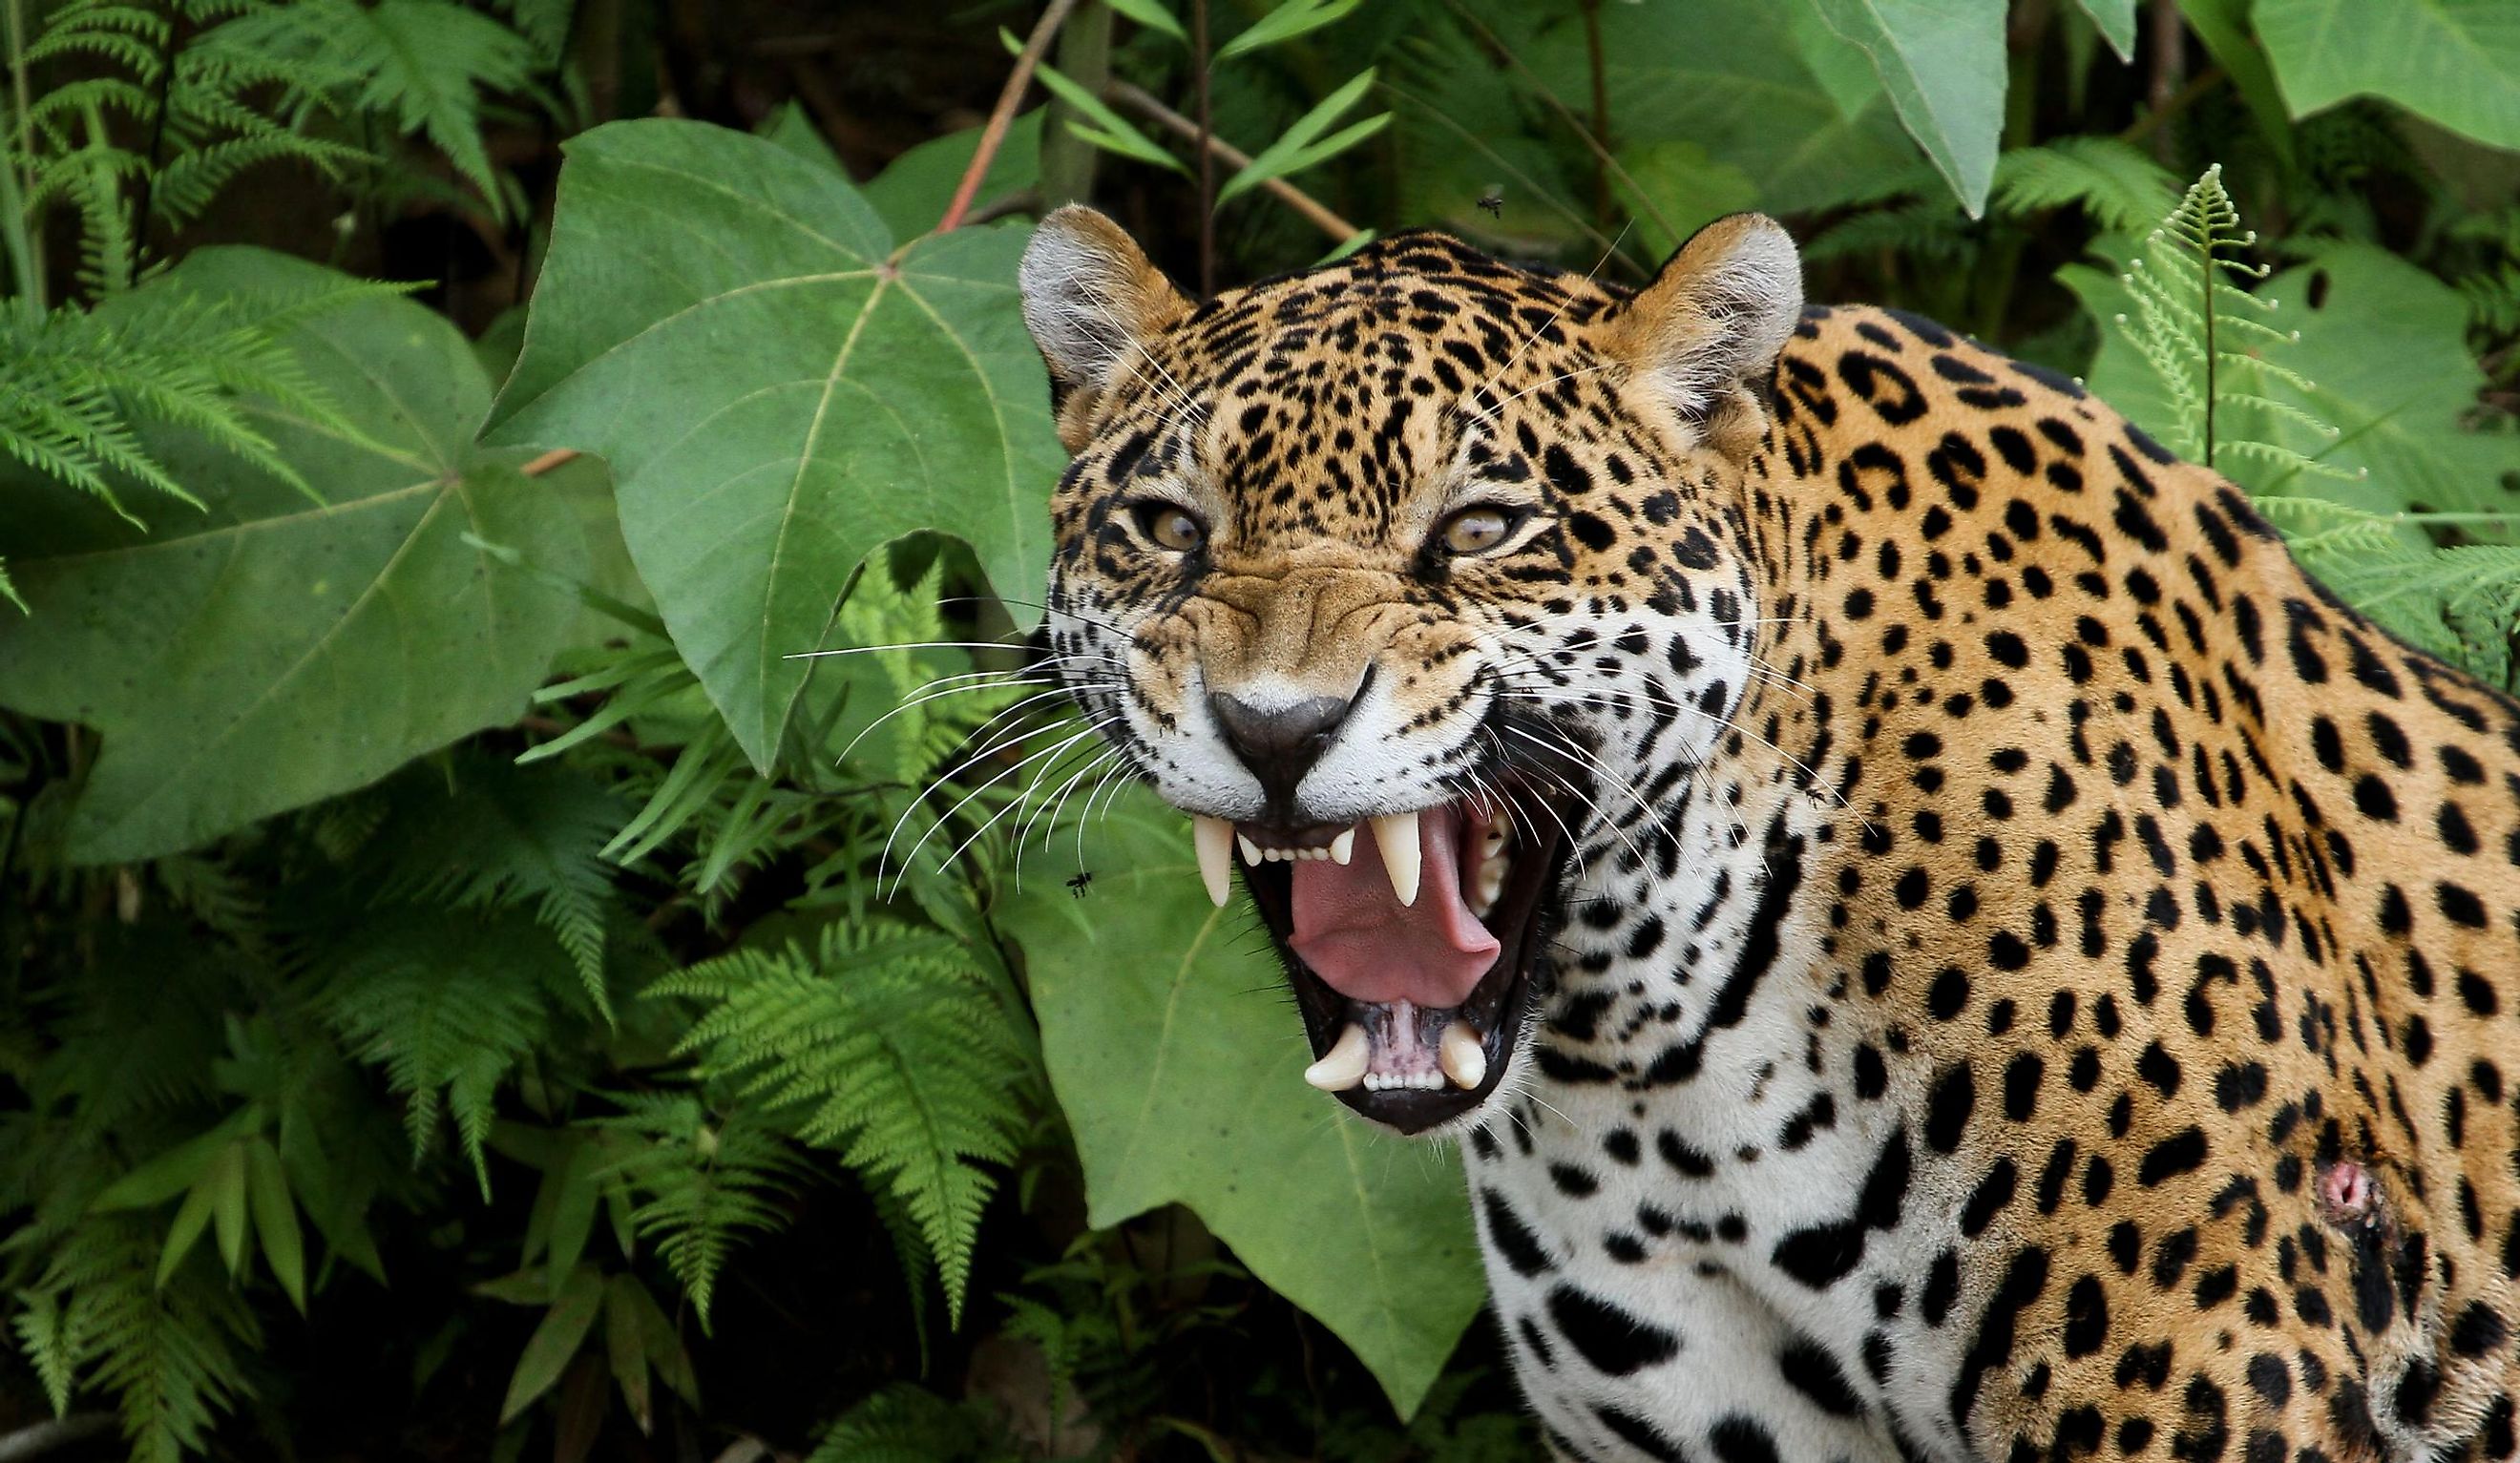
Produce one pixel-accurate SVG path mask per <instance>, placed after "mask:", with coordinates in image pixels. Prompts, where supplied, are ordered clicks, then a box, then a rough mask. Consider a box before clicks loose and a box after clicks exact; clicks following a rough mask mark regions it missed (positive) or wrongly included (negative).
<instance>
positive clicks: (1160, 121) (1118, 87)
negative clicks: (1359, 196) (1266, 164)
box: [1102, 81, 1357, 244]
mask: <svg viewBox="0 0 2520 1463" xmlns="http://www.w3.org/2000/svg"><path fill="white" fill-rule="evenodd" d="M1102 95H1103V96H1104V98H1106V99H1107V100H1109V101H1112V102H1116V103H1118V104H1119V105H1120V106H1122V107H1126V108H1128V109H1129V110H1130V111H1135V112H1137V113H1139V114H1140V115H1142V116H1144V117H1146V118H1147V119H1148V120H1149V121H1152V122H1154V123H1156V124H1157V125H1158V126H1161V127H1163V128H1165V129H1166V130H1168V131H1171V132H1174V133H1177V134H1179V135H1181V136H1183V137H1186V138H1189V139H1191V140H1193V141H1196V140H1197V139H1198V136H1199V131H1198V123H1196V122H1193V121H1192V120H1191V119H1190V118H1189V117H1186V116H1184V115H1182V114H1181V113H1180V112H1178V111H1173V110H1172V109H1171V108H1169V107H1166V106H1165V105H1164V104H1163V103H1161V102H1159V101H1157V100H1155V98H1154V97H1153V96H1152V95H1151V94H1150V93H1148V91H1147V90H1146V89H1145V88H1144V87H1141V86H1137V85H1134V84H1132V83H1130V82H1127V81H1114V82H1112V83H1111V84H1110V85H1108V86H1106V87H1104V88H1103V89H1102ZM1207 151H1209V152H1211V153H1214V154H1215V155H1216V157H1217V160H1218V161H1220V162H1222V163H1224V164H1225V165H1226V166H1228V167H1236V168H1240V167H1248V166H1250V165H1251V155H1250V154H1248V153H1245V152H1243V151H1242V150H1241V149H1240V148H1238V147H1236V146H1235V145H1234V144H1232V143H1230V142H1227V141H1226V140H1225V139H1224V138H1221V137H1209V138H1208V139H1207ZM1260 186H1261V187H1262V188H1263V189H1266V190H1267V191H1268V192H1270V193H1271V194H1274V195H1276V196H1277V198H1278V199H1279V200H1280V201H1281V202H1283V203H1284V204H1285V205H1286V206H1287V207H1289V208H1292V209H1294V210H1295V211H1296V212H1297V213H1300V214H1302V215H1303V216H1304V219H1305V221H1306V222H1308V223H1310V224H1311V225H1312V226H1313V227H1314V228H1317V229H1319V230H1321V231H1322V232H1323V233H1325V234H1328V236H1329V237H1330V238H1331V239H1332V240H1335V241H1336V242H1338V243H1340V244H1345V243H1347V242H1348V241H1349V240H1351V239H1353V238H1355V237H1356V235H1357V226H1356V225H1354V224H1352V223H1349V222H1348V221H1347V220H1346V219H1344V218H1341V217H1339V216H1338V215H1337V214H1335V213H1332V212H1331V211H1330V210H1329V209H1328V208H1325V207H1323V206H1322V205H1321V203H1320V202H1319V201H1318V200H1316V199H1314V198H1313V196H1312V195H1310V194H1308V193H1306V192H1304V191H1303V190H1302V189H1300V188H1297V187H1296V186H1295V185H1294V184H1292V183H1289V182H1287V181H1286V180H1285V179H1283V178H1271V179H1268V180H1267V181H1265V182H1263V183H1262V184H1261V185H1260Z"/></svg>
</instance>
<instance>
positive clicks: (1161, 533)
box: [1130, 503, 1207, 554]
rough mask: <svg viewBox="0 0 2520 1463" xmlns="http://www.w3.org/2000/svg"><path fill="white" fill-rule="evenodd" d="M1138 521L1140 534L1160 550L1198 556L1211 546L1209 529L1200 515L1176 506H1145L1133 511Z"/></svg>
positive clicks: (1159, 504)
mask: <svg viewBox="0 0 2520 1463" xmlns="http://www.w3.org/2000/svg"><path fill="white" fill-rule="evenodd" d="M1130 511H1131V512H1132V513H1134V514H1136V516H1137V519H1138V532H1140V533H1143V534H1145V535H1146V536H1147V537H1148V539H1150V540H1152V541H1153V542H1154V544H1155V546H1156V547H1157V548H1160V549H1169V550H1171V551H1172V552H1173V553H1175V554H1196V553H1197V552H1198V551H1199V550H1200V549H1202V548H1204V547H1206V544H1207V525H1206V524H1204V523H1201V522H1200V521H1198V514H1196V513H1193V512H1192V511H1191V510H1188V509H1186V508H1183V507H1181V506H1180V505H1179V504H1172V503H1141V504H1139V505H1138V506H1137V507H1135V508H1133V509H1131V510H1130Z"/></svg>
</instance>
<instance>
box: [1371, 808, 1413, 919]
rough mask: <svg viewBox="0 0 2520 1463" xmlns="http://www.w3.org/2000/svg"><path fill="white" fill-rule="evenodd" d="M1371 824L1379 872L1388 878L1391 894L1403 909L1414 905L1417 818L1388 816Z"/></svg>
mask: <svg viewBox="0 0 2520 1463" xmlns="http://www.w3.org/2000/svg"><path fill="white" fill-rule="evenodd" d="M1372 822H1373V843H1374V846H1375V847H1376V848H1379V849H1381V850H1382V870H1383V872H1385V873H1387V874H1389V875H1390V876H1391V892H1392V893H1393V894H1396V895H1398V896H1399V897H1400V903H1401V904H1402V905H1403V906H1408V905H1414V904H1416V903H1418V873H1419V871H1420V870H1419V867H1418V815H1417V814H1415V813H1392V814H1387V815H1385V816H1383V817H1380V818H1376V819H1373V820H1372Z"/></svg>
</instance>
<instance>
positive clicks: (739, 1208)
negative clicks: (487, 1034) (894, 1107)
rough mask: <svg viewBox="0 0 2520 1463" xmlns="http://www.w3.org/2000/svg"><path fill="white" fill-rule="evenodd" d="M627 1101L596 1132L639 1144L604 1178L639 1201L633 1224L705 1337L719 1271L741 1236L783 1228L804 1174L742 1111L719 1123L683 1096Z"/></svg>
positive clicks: (781, 1144)
mask: <svg viewBox="0 0 2520 1463" xmlns="http://www.w3.org/2000/svg"><path fill="white" fill-rule="evenodd" d="M624 1101H625V1103H626V1105H627V1106H628V1107H629V1109H630V1110H629V1111H628V1112H627V1113H625V1114H623V1115H622V1116H620V1117H617V1118H606V1119H602V1120H600V1121H599V1126H601V1127H604V1128H608V1129H612V1130H614V1131H621V1132H626V1133H629V1134H632V1135H634V1136H636V1137H638V1138H640V1139H642V1140H643V1141H642V1143H641V1144H640V1146H639V1147H637V1148H636V1149H634V1150H633V1151H632V1152H631V1153H630V1155H629V1156H627V1157H625V1158H622V1159H620V1160H618V1161H617V1162H615V1163H614V1164H612V1165H611V1166H610V1167H609V1168H608V1169H607V1171H606V1172H607V1173H608V1174H611V1175H618V1176H619V1177H621V1178H622V1179H624V1180H626V1181H627V1182H628V1183H629V1184H630V1185H631V1186H632V1188H633V1189H634V1190H636V1192H637V1193H638V1195H639V1206H638V1208H636V1209H634V1210H632V1211H631V1214H630V1221H631V1223H632V1224H634V1225H635V1226H637V1228H638V1231H639V1233H640V1234H642V1235H643V1236H646V1237H648V1238H650V1239H652V1240H653V1241H654V1242H655V1244H656V1252H657V1254H659V1255H660V1256H662V1257H663V1258H664V1261H665V1267H666V1268H667V1269H669V1270H671V1271H673V1274H674V1279H675V1280H676V1281H677V1282H678V1283H680V1284H681V1286H682V1287H683V1293H684V1294H685V1295H687V1296H689V1297H690V1298H691V1302H692V1308H693V1309H694V1310H696V1311H697V1312H698V1314H699V1321H700V1330H701V1331H702V1332H704V1333H705V1332H706V1331H707V1330H708V1326H709V1301H710V1299H711V1297H712V1296H713V1295H714V1293H715V1291H716V1286H717V1275H718V1271H719V1269H720V1268H722V1267H723V1266H724V1265H725V1264H726V1260H727V1257H728V1256H729V1255H730V1254H732V1253H733V1252H734V1250H735V1247H736V1246H737V1244H738V1243H740V1242H741V1239H742V1236H743V1235H744V1234H745V1233H747V1232H749V1233H755V1234H762V1233H769V1232H772V1231H775V1230H777V1229H780V1228H782V1227H784V1226H785V1225H786V1224H787V1212H786V1210H785V1209H784V1207H783V1202H784V1201H785V1200H787V1198H788V1197H789V1196H790V1195H792V1194H793V1193H794V1192H795V1188H796V1185H797V1183H798V1182H799V1181H800V1180H801V1179H802V1178H803V1176H804V1174H805V1166H804V1165H803V1164H802V1163H800V1162H799V1161H798V1160H797V1158H796V1155H795V1154H794V1153H793V1152H792V1151H790V1150H789V1148H788V1146H787V1140H786V1139H785V1138H783V1137H781V1136H780V1135H779V1134H778V1133H776V1132H774V1131H771V1130H770V1129H769V1128H768V1127H767V1126H765V1125H764V1124H762V1123H761V1121H760V1120H759V1119H757V1118H755V1117H753V1116H751V1115H749V1114H746V1113H744V1112H742V1111H740V1110H739V1111H736V1112H732V1113H728V1114H725V1115H723V1116H721V1117H714V1118H713V1116H712V1115H711V1114H710V1112H709V1111H708V1110H707V1109H706V1108H705V1107H703V1106H702V1105H701V1103H700V1101H699V1099H698V1098H697V1097H694V1096H691V1095H689V1094H684V1093H646V1094H640V1095H635V1096H631V1097H628V1098H625V1099H624Z"/></svg>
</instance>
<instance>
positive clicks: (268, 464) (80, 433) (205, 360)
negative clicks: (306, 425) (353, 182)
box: [0, 280, 381, 524]
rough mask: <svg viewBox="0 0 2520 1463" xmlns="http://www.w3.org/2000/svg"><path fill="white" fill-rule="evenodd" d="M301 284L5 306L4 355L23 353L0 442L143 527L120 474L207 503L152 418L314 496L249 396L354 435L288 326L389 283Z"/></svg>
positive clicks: (8, 381) (157, 288)
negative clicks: (156, 437)
mask: <svg viewBox="0 0 2520 1463" xmlns="http://www.w3.org/2000/svg"><path fill="white" fill-rule="evenodd" d="M295 292H296V295H297V297H296V298H294V299H292V298H288V297H286V296H281V297H274V296H273V295H271V294H268V293H265V294H260V295H252V294H242V293H239V294H227V295H204V294H201V293H197V292H195V291H193V290H192V289H190V288H186V286H185V285H184V284H182V283H178V282H174V281H168V282H164V283H162V284H158V285H154V286H152V287H151V288H149V289H147V290H145V291H142V294H141V296H140V298H141V299H142V300H144V301H145V303H142V304H139V305H136V306H134V307H130V308H124V309H119V310H114V311H112V312H97V313H91V312H89V311H86V310H81V309H77V308H74V307H65V308H63V309H59V310H55V311H52V312H51V313H49V314H44V315H31V316H30V315H26V314H23V313H17V314H10V313H5V312H0V355H5V356H6V357H7V358H8V360H9V361H10V363H11V365H10V370H9V374H8V375H7V376H5V377H0V450H5V451H6V452H7V453H8V455H9V456H11V457H13V458H16V459H17V460H18V461H19V462H21V463H22V464H24V465H26V466H28V467H30V468H32V469H34V470H35V471H36V472H38V473H41V474H42V475H44V476H46V477H50V478H52V479H54V480H55V481H57V482H62V483H67V484H68V485H69V486H71V487H74V488H79V489H82V490H84V491H86V492H89V493H93V494H95V495H96V496H97V497H98V498H100V499H102V500H104V501H105V502H106V503H107V504H108V505H109V506H111V507H112V509H113V510H114V511H115V512H117V513H119V514H121V515H122V516H124V517H125V518H128V519H130V520H131V521H132V522H133V523H135V524H138V523H140V522H142V521H143V520H142V519H141V518H140V517H139V515H137V514H136V513H134V512H132V511H131V510H129V509H127V508H126V507H124V506H123V504H122V501H121V500H120V498H119V497H118V496H117V495H116V494H115V492H114V490H113V484H114V482H115V481H116V480H117V479H118V480H121V481H123V482H127V483H135V484H138V485H140V486H143V487H146V488H148V489H150V490H152V491H154V492H158V493H162V494H165V495H166V496H168V497H170V498H173V499H175V500H176V501H177V502H179V503H182V504H184V505H185V506H187V507H190V508H194V509H201V508H203V507H205V505H204V504H203V502H202V500H201V499H200V498H198V497H196V496H195V495H194V493H193V492H192V490H190V489H188V488H186V487H185V486H184V485H183V484H182V483H181V482H179V481H177V480H176V478H175V477H174V476H173V475H172V474H170V473H169V472H168V470H167V468H166V466H165V465H164V464H162V463H161V462H160V461H159V459H158V455H157V454H156V453H153V452H152V450H151V447H150V444H149V442H148V440H147V438H146V436H145V432H146V430H147V429H148V428H150V427H152V426H156V427H166V428H176V429H188V430H189V431H190V432H191V433H192V434H194V435H195V436H197V437H198V438H199V439H200V440H201V441H202V442H203V443H204V444H205V445H207V446H209V447H212V448H215V449H218V450H220V451H224V452H227V453H231V454H233V455H234V456H236V457H237V458H238V459H240V460H241V461H242V462H243V463H244V464H246V465H249V466H251V467H253V468H255V469H257V470H259V471H262V472H264V473H267V474H269V475H271V476H273V477H276V478H279V479H281V480H283V481H284V482H287V483H288V484H289V485H291V486H292V487H294V488H296V489H297V490H298V491H299V492H301V493H303V494H305V495H306V496H308V497H309V498H315V491H314V489H313V488H312V487H311V486H310V485H309V484H308V483H307V482H306V480H305V478H304V477H303V476H302V475H300V474H299V472H298V470H297V468H296V467H295V466H293V465H292V464H291V463H290V461H289V460H288V458H286V457H284V456H283V455H282V454H281V452H280V450H279V449H278V448H277V447H276V446H275V445H274V444H273V442H272V439H271V438H270V437H269V436H268V435H266V434H265V433H264V431H263V430H262V429H261V428H260V427H259V426H258V425H257V424H256V422H255V420H254V416H255V414H253V413H252V412H250V411H248V410H247V409H246V407H245V405H244V403H243V402H241V401H240V400H239V399H238V398H239V396H241V395H250V396H254V397H259V398H260V399H261V400H262V401H263V402H265V403H267V404H268V406H269V408H270V409H271V410H272V411H276V412H280V413H286V414H288V415H290V416H292V417H294V418H297V419H299V420H301V421H307V422H310V423H312V424H315V425H316V426H318V427H320V428H323V429H328V430H331V431H333V432H336V433H337V434H340V435H342V436H345V437H351V438H355V437H356V436H357V433H358V428H357V426H356V425H355V424H354V423H353V422H351V421H349V420H348V419H347V418H346V417H344V416H343V415H342V414H341V412H340V410H339V409H338V408H337V406H336V404H335V402H334V400H333V398H332V395H331V393H329V392H328V391H326V390H325V389H324V388H323V387H322V386H320V385H318V384H317V383H316V381H315V380H314V379H313V378H312V377H310V376H309V375H308V373H307V371H306V367H305V363H304V362H303V361H302V360H301V359H300V358H299V357H298V355H297V353H296V352H295V351H293V350H292V349H291V348H290V344H289V336H290V334H291V332H292V331H293V329H294V328H295V327H297V326H298V325H299V324H300V323H301V322H309V321H313V320H316V319H319V318H320V317H321V316H323V315H324V314H325V313H327V312H328V311H331V310H335V309H338V308H341V307H342V306H344V305H346V304H348V303H350V302H352V301H354V300H357V299H361V298H367V297H374V296H375V295H377V294H378V293H380V292H381V291H380V290H379V289H378V288H377V287H375V286H368V285H361V284H357V283H354V282H351V281H347V280H339V281H326V282H322V283H318V284H313V285H312V288H301V289H299V290H297V291H295ZM315 501H318V502H321V501H322V500H321V499H320V498H316V500H315Z"/></svg>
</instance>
